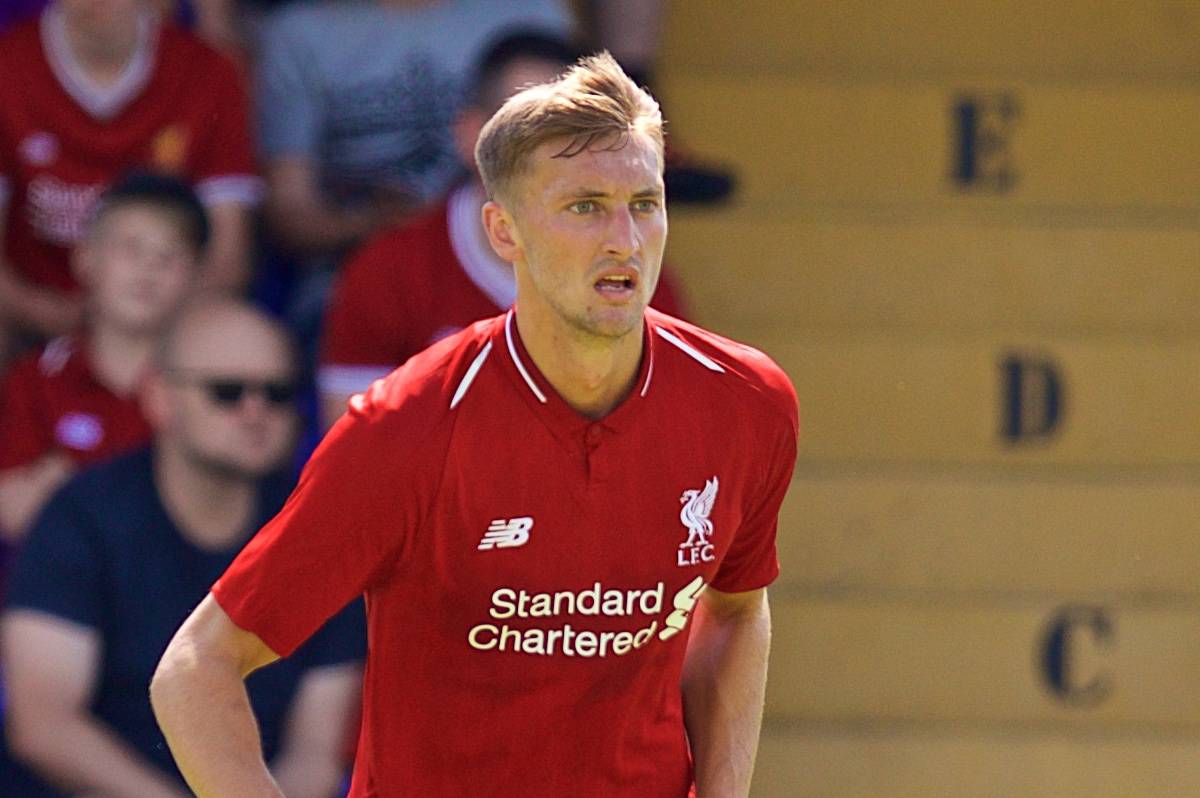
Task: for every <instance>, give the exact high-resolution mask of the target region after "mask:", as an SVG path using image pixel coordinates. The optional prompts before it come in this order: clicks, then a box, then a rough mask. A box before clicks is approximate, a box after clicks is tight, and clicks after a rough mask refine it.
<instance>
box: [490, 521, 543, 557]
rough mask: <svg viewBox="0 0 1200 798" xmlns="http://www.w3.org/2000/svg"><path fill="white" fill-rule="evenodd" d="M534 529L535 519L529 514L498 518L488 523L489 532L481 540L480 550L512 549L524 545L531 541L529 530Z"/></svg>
mask: <svg viewBox="0 0 1200 798" xmlns="http://www.w3.org/2000/svg"><path fill="white" fill-rule="evenodd" d="M531 529H533V519H532V518H530V517H529V516H527V515H523V516H520V517H519V518H509V519H508V520H505V519H503V518H497V519H496V520H495V521H492V523H491V524H489V525H488V528H487V532H484V533H483V539H482V540H480V541H479V550H480V551H488V550H489V549H511V548H515V547H517V546H524V545H525V544H526V543H528V542H529V530H531Z"/></svg>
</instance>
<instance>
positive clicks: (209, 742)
mask: <svg viewBox="0 0 1200 798" xmlns="http://www.w3.org/2000/svg"><path fill="white" fill-rule="evenodd" d="M276 659H278V656H277V655H276V654H275V652H273V651H272V650H271V649H270V648H269V647H268V646H267V645H266V644H265V643H263V642H262V640H260V639H259V638H258V637H257V636H256V635H254V634H251V633H250V632H247V631H244V630H242V629H239V628H238V627H237V626H236V625H235V624H234V623H233V621H231V620H230V619H229V616H228V615H226V614H225V611H224V610H222V609H221V607H220V605H218V604H217V602H216V600H215V599H214V598H213V597H212V595H209V596H206V597H205V599H204V601H202V602H201V603H200V606H199V607H197V608H196V610H195V611H194V612H193V613H192V614H191V615H190V616H189V617H188V619H187V620H186V621H184V624H183V626H182V627H180V629H179V631H178V632H177V633H176V634H175V637H174V638H173V639H172V640H171V643H170V645H168V646H167V650H166V652H165V653H164V654H163V658H162V661H161V662H159V665H158V670H156V671H155V673H154V679H153V680H152V681H151V683H150V703H151V705H152V706H153V707H154V715H155V717H156V718H157V720H158V725H159V727H160V728H161V729H162V731H163V735H164V736H165V737H166V739H167V745H169V746H170V748H171V753H172V755H173V756H174V757H175V762H176V764H177V765H178V766H179V770H180V772H181V773H182V774H183V777H184V778H185V779H186V780H187V783H188V786H190V787H191V788H192V790H193V791H194V792H195V793H196V795H198V796H200V798H209V797H210V796H212V797H214V798H215V797H216V796H220V798H242V796H245V797H246V798H250V797H251V796H253V798H266V796H280V797H281V796H282V795H283V792H282V791H281V790H280V788H279V785H278V784H277V783H276V782H275V779H274V778H272V776H271V773H270V772H269V771H268V770H267V766H266V763H265V762H264V761H263V754H262V744H261V743H260V741H259V734H258V727H257V724H256V722H255V720H254V714H253V711H252V710H251V708H250V700H249V698H248V697H247V695H246V687H245V683H244V679H245V678H246V676H248V675H249V674H251V673H253V672H254V671H256V670H258V669H259V668H261V667H263V666H264V665H268V664H270V663H271V662H274V661H275V660H276Z"/></svg>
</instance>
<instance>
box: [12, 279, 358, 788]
mask: <svg viewBox="0 0 1200 798" xmlns="http://www.w3.org/2000/svg"><path fill="white" fill-rule="evenodd" d="M295 377H296V369H295V364H294V353H293V349H292V345H291V342H290V341H289V340H288V338H287V336H286V334H285V333H284V332H283V331H282V329H281V328H280V327H279V325H278V324H277V323H275V322H274V321H272V320H270V319H269V318H268V317H266V316H265V315H263V314H262V313H261V312H259V311H257V310H254V309H252V308H251V307H250V306H248V305H245V304H242V303H239V302H235V301H233V300H229V299H221V300H207V301H205V302H203V303H201V304H194V305H191V306H189V307H188V308H187V309H186V310H185V311H184V312H183V313H182V314H181V316H180V318H179V319H178V321H176V322H175V323H174V325H173V326H172V329H171V330H170V331H169V332H168V333H167V335H166V336H165V339H164V341H163V344H162V346H161V347H160V349H159V351H158V355H157V357H156V359H155V363H154V366H153V367H152V368H151V369H150V371H149V372H148V374H147V376H146V379H145V381H144V384H143V387H142V391H141V394H142V401H143V404H144V407H145V410H146V414H147V418H148V419H149V421H150V424H151V426H152V428H153V430H154V441H153V445H152V447H150V448H147V449H143V450H139V451H137V452H134V453H131V454H128V455H125V456H123V457H120V458H117V459H115V460H112V461H110V462H108V463H105V464H102V465H100V466H97V467H95V468H92V469H89V470H88V471H85V472H83V473H82V474H80V475H79V476H78V477H76V478H75V479H73V480H72V481H70V482H69V483H68V484H67V485H66V486H65V487H64V488H62V490H61V491H60V492H59V493H57V494H56V495H55V496H54V497H53V498H52V499H51V501H50V503H49V504H48V505H47V507H46V510H45V511H44V512H43V514H42V515H41V516H40V517H39V519H38V520H37V522H36V523H35V524H34V526H33V529H32V530H31V532H30V535H29V537H28V539H27V540H26V542H25V544H24V546H23V547H22V551H21V553H20V555H19V558H18V560H17V563H16V566H15V569H14V571H13V575H12V581H11V585H10V592H9V596H8V605H7V608H6V611H5V614H4V616H3V620H2V622H0V643H2V645H3V651H2V653H3V657H4V665H5V671H6V677H7V688H8V702H9V703H8V715H9V717H8V719H7V723H6V726H7V730H8V744H9V747H10V749H11V750H12V752H13V753H14V754H15V757H16V758H19V759H20V760H23V762H24V765H25V766H27V769H26V768H25V767H22V766H21V765H19V764H18V763H17V762H16V761H15V759H10V760H9V761H8V763H7V766H8V773H7V774H4V773H3V765H0V794H4V795H21V796H56V795H60V794H70V795H75V794H86V795H125V796H133V795H155V796H167V797H169V796H184V795H188V794H189V793H188V792H187V791H186V788H185V786H184V783H183V781H182V780H181V779H180V777H179V775H178V772H177V771H176V769H175V765H174V763H173V762H172V760H171V755H170V753H169V751H168V750H167V747H166V745H165V742H164V741H163V739H162V737H161V735H160V733H159V731H158V727H157V726H156V725H155V722H154V718H153V716H152V714H151V709H150V704H149V701H148V700H147V695H146V690H147V685H148V684H149V683H150V677H151V674H152V673H153V671H154V667H155V665H156V663H157V662H158V659H159V657H160V655H161V654H162V652H163V650H164V649H165V648H166V646H167V643H168V641H169V640H170V638H171V636H172V634H173V633H174V631H175V629H176V627H177V626H178V625H179V620H180V619H181V618H183V617H185V616H186V615H187V614H188V612H189V611H190V610H191V609H192V608H193V607H194V606H195V605H196V604H197V603H198V602H199V601H200V599H202V598H203V597H204V596H205V594H206V593H207V592H208V589H209V587H210V586H211V584H212V583H213V582H214V581H215V580H216V578H217V577H218V576H219V575H220V574H221V573H222V571H223V570H224V569H225V568H226V566H227V565H228V564H229V563H230V562H231V561H232V560H233V557H234V555H235V554H237V552H238V550H239V549H241V547H242V545H243V544H244V543H245V542H246V540H248V539H249V537H250V535H251V534H252V533H253V532H254V530H256V529H257V528H258V527H259V526H260V525H261V524H262V523H264V522H265V521H266V520H267V519H269V518H270V517H271V516H272V515H274V514H275V513H276V512H277V511H278V510H279V508H280V507H281V506H282V504H283V501H284V499H285V498H286V497H287V492H288V488H289V487H290V484H289V482H288V480H286V479H284V478H282V477H280V476H278V474H279V469H280V467H281V466H282V465H284V463H285V461H286V460H287V458H288V456H289V454H290V450H291V446H292V443H293V440H294V437H295V431H296V414H295V412H294V408H293V404H292V399H293V396H294V393H295V382H294V380H295ZM364 638H365V630H364V628H363V610H362V607H361V605H359V606H357V607H354V606H353V605H352V606H351V608H350V609H349V610H348V611H344V612H342V613H341V614H339V615H337V616H335V617H334V618H333V619H332V620H331V621H330V622H329V623H328V624H326V626H325V628H324V630H323V631H322V632H321V633H319V634H318V635H317V636H316V637H314V638H313V640H312V641H311V642H310V644H309V645H308V647H307V648H306V649H305V650H304V651H303V652H301V653H300V655H299V657H298V658H297V659H296V661H294V662H293V661H292V660H291V659H289V660H287V661H284V662H281V663H280V664H279V665H278V666H273V667H270V668H265V669H263V670H262V671H260V672H259V674H261V677H260V675H259V674H256V675H255V676H254V677H252V678H251V680H250V682H249V693H250V699H251V703H252V705H253V706H254V709H255V713H256V715H257V716H258V718H259V722H260V728H259V731H260V732H261V735H262V739H263V743H264V746H265V750H266V757H267V761H268V762H269V763H270V764H271V766H272V771H273V773H274V775H275V777H276V778H277V779H278V781H279V783H280V784H281V785H282V786H283V788H284V789H285V790H286V791H287V794H288V795H289V796H293V797H294V796H301V797H303V796H311V797H312V798H318V797H319V798H328V796H331V795H333V794H334V791H335V790H336V788H337V786H338V783H339V781H340V778H341V771H342V767H343V758H342V746H343V743H344V741H345V740H346V736H347V724H348V723H349V722H350V721H351V719H352V710H353V708H354V705H355V702H356V700H357V696H358V688H359V680H360V668H359V665H358V662H359V660H360V659H361V657H362V654H363V651H362V641H363V639H364ZM34 773H36V776H35V775H34ZM6 779H7V781H6ZM39 779H40V780H39Z"/></svg>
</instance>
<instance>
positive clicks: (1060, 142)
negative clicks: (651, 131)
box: [0, 0, 1200, 798]
mask: <svg viewBox="0 0 1200 798" xmlns="http://www.w3.org/2000/svg"><path fill="white" fill-rule="evenodd" d="M603 48H606V49H609V50H610V51H612V52H613V54H614V55H615V56H616V57H617V58H618V59H619V60H620V61H621V63H622V65H623V66H624V67H625V68H626V70H627V71H629V72H630V74H631V75H632V76H633V77H634V78H635V79H636V80H637V81H638V82H639V83H641V84H643V85H647V86H648V87H649V88H650V89H651V91H652V92H653V93H654V94H655V95H656V96H657V97H658V99H659V100H660V102H662V103H663V106H664V112H665V116H666V118H667V120H668V123H669V124H668V131H669V145H668V154H667V194H668V202H669V207H670V211H671V223H672V232H671V239H670V246H669V248H668V255H667V260H668V265H667V268H666V270H665V273H664V279H663V284H662V285H661V286H660V289H659V292H658V294H657V295H656V297H655V300H654V302H655V304H656V305H657V306H658V307H660V308H662V309H664V310H667V311H668V312H672V313H675V314H677V315H682V316H685V317H687V318H689V319H691V320H693V321H697V322H699V323H701V324H703V325H705V326H708V327H710V328H712V329H715V330H716V331H718V332H721V333H724V334H728V335H730V336H732V337H735V338H737V339H739V340H743V341H746V342H749V343H752V344H754V345H756V346H759V347H760V348H763V349H764V350H765V351H767V352H768V353H769V354H771V355H772V356H774V357H775V358H776V359H777V360H778V361H779V362H780V363H781V364H782V365H783V366H784V367H785V369H787V371H788V373H789V374H790V375H791V377H792V379H793V380H794V381H795V383H796V387H797V391H798V393H799V396H800V401H801V417H802V445H801V455H800V463H799V465H798V468H797V473H796V484H795V485H794V486H793V490H792V493H791V495H790V497H789V500H788V503H787V504H786V505H785V511H784V518H783V519H782V522H781V526H780V556H781V560H782V564H783V576H782V577H781V579H780V581H779V583H778V584H777V585H776V586H775V587H774V588H773V589H772V603H773V607H774V615H775V645H774V649H773V654H772V664H771V676H770V683H769V687H768V707H767V719H766V727H765V729H764V735H763V742H762V747H761V753H760V758H759V760H760V761H759V767H758V773H757V776H756V782H755V791H754V795H756V796H762V797H763V798H774V797H775V796H779V797H780V798H782V797H783V796H801V795H819V796H824V797H826V798H840V797H841V796H846V797H847V798H849V797H850V796H889V798H897V797H900V796H913V798H916V797H917V796H921V798H929V797H930V796H947V798H949V797H950V796H954V798H959V797H960V796H973V795H979V796H1014V797H1015V796H1022V798H1028V797H1029V796H1047V798H1050V796H1053V797H1054V798H1072V797H1073V796H1080V797H1082V796H1088V797H1089V798H1094V797H1095V796H1114V797H1115V796H1125V797H1127V796H1143V795H1144V796H1151V795H1153V796H1176V795H1178V796H1184V795H1187V796H1193V795H1196V794H1200V757H1197V756H1196V753H1197V748H1198V746H1200V656H1198V655H1197V652H1200V613H1197V611H1196V610H1197V609H1200V535H1197V534H1196V530H1197V523H1196V518H1197V508H1200V425H1197V424H1195V423H1193V415H1194V410H1193V408H1194V407H1195V406H1196V404H1197V399H1198V398H1200V314H1198V313H1197V308H1200V147H1197V144H1196V143H1197V141H1200V5H1198V4H1196V3H1195V2H1192V1H1191V0H1143V2H1139V3H1128V2H1116V1H1115V0H1101V1H1100V2H1084V1H1083V0H1065V2H1061V3H1057V4H1053V5H1052V6H1051V5H1047V4H1044V3H1037V2H1032V0H1001V1H1000V2H993V1H989V2H985V1H984V0H934V1H933V2H915V0H892V1H890V2H873V3H861V2H848V3H832V2H820V3H808V2H796V3H793V2H781V0H752V2H746V3H737V4H731V3H727V2H720V1H719V0H686V1H685V0H674V1H673V2H666V1H665V0H607V1H606V0H574V1H573V2H568V1H567V0H509V1H507V2H506V1H505V0H340V1H339V0H325V1H323V2H318V1H314V0H295V1H294V2H287V1H286V0H180V2H172V0H50V2H46V1H45V0H41V1H40V2H39V0H3V2H0V232H2V233H3V243H4V245H3V250H2V251H0V375H2V381H0V532H2V533H3V552H4V555H3V561H2V564H0V589H2V590H3V591H4V594H5V609H4V614H3V620H2V622H0V669H2V670H3V686H4V705H3V707H4V710H3V711H4V713H5V728H6V745H5V747H4V748H3V750H0V794H2V795H5V796H7V795H13V796H53V795H118V796H126V795H128V796H140V795H148V796H158V795H166V796H170V795H177V794H178V795H182V794H186V793H184V792H182V786H181V785H180V783H179V782H178V780H177V775H176V773H175V771H174V766H173V764H172V763H171V761H170V757H169V754H168V753H167V751H166V749H165V747H164V746H163V744H162V741H161V738H159V737H158V733H157V729H156V728H155V727H154V725H153V719H152V718H151V717H150V714H149V706H148V704H147V703H146V701H145V690H146V684H148V681H149V676H150V672H151V671H152V669H153V666H154V664H155V662H156V661H157V658H158V654H159V653H161V651H162V649H163V648H164V647H165V645H166V642H167V639H169V636H170V634H171V633H172V632H173V631H174V629H175V628H176V627H177V626H178V624H179V623H180V622H181V621H182V619H183V618H184V617H185V616H186V614H187V612H188V610H189V609H190V608H191V607H192V606H194V604H195V603H196V602H197V601H199V599H200V598H201V597H202V596H203V595H204V593H205V592H206V591H207V588H208V585H210V584H211V582H212V581H213V580H214V579H215V578H216V576H217V575H218V574H219V573H220V572H221V570H223V568H224V566H225V565H226V564H227V563H228V562H229V561H230V560H231V559H232V557H233V555H234V554H235V553H236V552H237V550H238V549H240V547H241V545H242V544H243V543H244V542H245V540H246V539H247V537H248V536H249V535H250V534H252V532H253V531H254V529H256V528H257V526H258V525H259V523H261V521H262V520H263V519H264V518H266V517H269V516H270V515H271V514H272V512H273V511H274V510H275V509H277V508H278V507H279V505H280V503H281V502H282V500H283V498H284V497H285V496H286V494H287V491H288V488H289V485H290V484H291V481H292V480H294V478H295V475H296V473H297V471H298V469H299V467H301V466H302V464H303V462H304V460H305V459H306V457H307V456H308V454H309V453H310V452H311V450H312V448H313V446H315V444H316V442H317V441H318V440H319V439H320V436H321V434H322V432H323V431H324V429H326V428H327V426H328V425H329V424H330V423H332V422H333V420H334V419H335V418H336V417H337V415H339V414H340V412H341V408H342V407H343V406H344V403H345V401H346V399H347V397H349V396H350V395H351V394H353V393H355V392H357V391H359V390H362V389H363V388H365V387H366V386H367V385H369V384H370V382H371V381H372V380H374V379H376V378H378V377H380V376H383V375H384V374H386V373H387V372H388V371H390V370H391V369H393V368H395V367H396V366H398V365H399V364H401V363H402V362H403V361H404V360H405V359H406V358H408V357H409V356H411V355H412V354H414V353H415V352H417V351H420V350H421V349H423V348H424V347H425V346H427V345H428V344H430V343H432V342H433V341H436V340H438V339H440V338H442V337H444V336H446V335H448V334H451V333H452V332H454V331H456V330H458V329H461V328H462V327H464V326H466V325H468V324H470V323H471V322H472V321H474V320H477V319H479V318H484V317H487V316H492V315H495V314H497V313H499V312H500V311H501V310H503V309H505V308H507V307H508V306H509V305H510V304H511V302H512V300H513V296H514V288H513V282H512V276H511V272H510V271H509V270H508V269H507V268H506V266H505V264H503V263H501V262H498V261H497V260H496V258H495V256H494V255H493V254H492V253H491V251H490V249H489V247H488V245H487V242H486V240H485V238H484V237H483V231H482V229H481V227H480V225H479V221H478V219H479V207H480V205H481V204H482V202H483V198H482V193H481V190H480V188H479V185H478V180H477V177H476V176H475V175H474V173H473V169H474V167H473V162H472V151H473V143H474V140H475V137H476V135H477V134H478V131H479V129H480V127H481V126H482V123H483V122H484V121H485V120H486V119H487V117H488V116H489V115H490V114H491V113H492V112H493V111H494V110H495V109H496V108H497V107H499V105H500V104H501V103H502V102H503V100H504V98H505V97H506V96H508V95H509V94H510V93H511V92H512V91H513V90H514V89H516V88H517V87H519V86H521V85H525V84H527V83H529V82H540V81H543V80H547V79H549V78H551V77H553V76H554V75H555V74H556V73H557V72H559V71H561V69H562V68H563V67H564V66H565V65H566V64H569V63H570V62H572V61H573V60H574V59H575V58H576V57H577V56H578V55H579V54H581V53H584V52H590V51H594V50H598V49H603ZM331 567H336V564H331ZM361 626H362V623H361V612H360V608H357V607H351V608H349V609H348V610H347V612H346V613H344V614H343V615H342V616H339V617H338V618H336V619H334V620H333V621H331V623H330V624H329V625H328V626H327V627H326V629H325V630H324V631H323V632H322V633H321V634H320V635H319V636H318V637H317V638H315V639H314V640H313V641H312V643H311V644H310V645H309V646H308V647H306V648H305V649H304V650H303V652H302V653H301V654H299V655H297V657H296V658H294V660H289V662H288V664H287V665H286V666H282V665H281V666H276V667H274V668H271V669H267V671H264V672H263V674H261V675H259V676H256V677H255V678H256V679H257V680H258V681H257V682H254V681H252V683H251V693H252V699H253V700H254V702H255V706H256V709H257V710H258V714H259V717H260V720H262V732H263V736H264V741H265V745H266V751H267V754H268V757H269V758H270V759H271V761H272V767H273V769H274V772H275V773H276V775H277V776H278V778H279V779H280V781H281V783H283V784H284V785H285V787H286V788H287V794H288V795H289V796H293V795H296V796H304V795H311V796H314V798H315V797H317V796H329V795H333V794H336V793H337V791H338V790H339V789H340V788H341V787H342V786H343V776H344V771H345V767H346V762H347V758H348V757H349V756H350V752H351V751H352V749H353V738H354V734H353V730H354V725H355V720H356V716H355V710H354V704H355V700H356V692H355V691H356V689H357V687H356V679H357V677H356V668H357V662H358V660H359V658H360V657H361V651H362V645H363V632H362V628H361Z"/></svg>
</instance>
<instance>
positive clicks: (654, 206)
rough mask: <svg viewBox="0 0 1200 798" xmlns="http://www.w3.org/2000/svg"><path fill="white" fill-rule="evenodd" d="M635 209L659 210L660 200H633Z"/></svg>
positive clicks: (640, 210) (644, 210) (643, 211)
mask: <svg viewBox="0 0 1200 798" xmlns="http://www.w3.org/2000/svg"><path fill="white" fill-rule="evenodd" d="M633 209H634V210H635V211H639V212H641V213H650V212H652V211H655V210H658V200H652V199H640V200H634V201H633Z"/></svg>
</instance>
